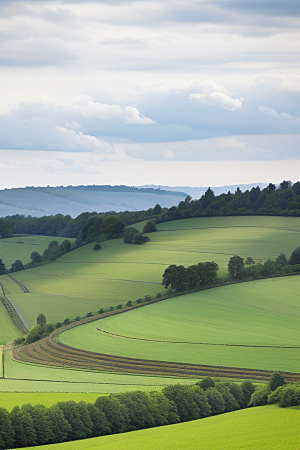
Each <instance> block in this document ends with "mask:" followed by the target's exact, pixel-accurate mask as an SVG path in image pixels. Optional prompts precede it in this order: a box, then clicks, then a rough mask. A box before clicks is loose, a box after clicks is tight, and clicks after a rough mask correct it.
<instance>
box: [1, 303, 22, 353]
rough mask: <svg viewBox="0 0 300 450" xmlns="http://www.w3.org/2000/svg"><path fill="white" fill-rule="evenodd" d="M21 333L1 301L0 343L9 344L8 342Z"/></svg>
mask: <svg viewBox="0 0 300 450" xmlns="http://www.w3.org/2000/svg"><path fill="white" fill-rule="evenodd" d="M19 335H20V332H19V330H18V329H17V327H16V326H15V324H14V323H13V321H12V320H11V318H10V317H9V315H8V313H7V311H6V309H5V308H4V306H3V304H2V302H1V301H0V345H1V344H2V345H3V344H7V342H9V341H12V340H14V339H16V337H18V336H19Z"/></svg>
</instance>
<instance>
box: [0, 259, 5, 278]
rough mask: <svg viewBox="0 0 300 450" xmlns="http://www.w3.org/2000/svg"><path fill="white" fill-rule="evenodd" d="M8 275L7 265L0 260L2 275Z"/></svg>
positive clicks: (0, 272)
mask: <svg viewBox="0 0 300 450" xmlns="http://www.w3.org/2000/svg"><path fill="white" fill-rule="evenodd" d="M5 274H6V267H5V264H4V263H3V261H2V259H0V275H5Z"/></svg>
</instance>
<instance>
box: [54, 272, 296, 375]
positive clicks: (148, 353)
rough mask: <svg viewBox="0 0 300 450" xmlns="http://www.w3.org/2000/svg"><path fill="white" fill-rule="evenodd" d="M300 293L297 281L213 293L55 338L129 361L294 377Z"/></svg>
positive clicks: (251, 284) (280, 280) (148, 308)
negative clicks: (228, 368)
mask: <svg viewBox="0 0 300 450" xmlns="http://www.w3.org/2000/svg"><path fill="white" fill-rule="evenodd" d="M299 288H300V276H290V277H282V278H272V279H267V280H260V281H256V282H248V283H240V284H235V285H228V286H222V287H217V288H213V289H209V290H205V291H200V292H196V293H192V294H186V295H182V296H179V297H176V298H172V299H168V300H164V301H162V302H159V303H155V304H152V305H147V306H145V307H143V308H139V309H136V310H133V311H129V312H127V313H124V314H119V315H116V316H112V317H108V318H105V319H101V320H98V321H94V322H90V323H88V324H84V325H81V326H79V327H75V328H72V329H69V330H67V331H65V332H63V333H62V334H60V335H59V339H60V341H61V342H62V343H64V344H67V345H70V346H73V347H77V348H81V349H84V350H90V351H96V352H99V353H106V354H113V355H119V356H127V357H133V358H141V359H152V360H161V361H177V362H186V363H195V364H205V365H217V366H228V367H242V368H252V369H264V370H272V371H277V370H280V371H286V372H299V371H300V326H299V325H300V305H299ZM99 330H101V331H99ZM110 333H111V334H110ZM224 344H225V345H224ZM289 347H294V348H289ZM295 347H298V348H295Z"/></svg>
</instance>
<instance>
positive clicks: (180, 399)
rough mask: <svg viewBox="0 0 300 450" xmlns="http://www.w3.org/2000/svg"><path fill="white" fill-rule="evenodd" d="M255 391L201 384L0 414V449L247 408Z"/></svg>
mask: <svg viewBox="0 0 300 450" xmlns="http://www.w3.org/2000/svg"><path fill="white" fill-rule="evenodd" d="M253 392H254V386H253V384H252V383H251V382H250V381H244V382H243V383H242V384H241V385H239V384H237V383H232V382H217V383H214V382H213V380H211V379H208V378H207V379H203V380H201V381H200V382H199V383H196V384H195V385H192V386H183V385H180V384H176V385H173V386H167V387H165V388H164V389H163V390H162V392H149V393H147V392H142V391H135V392H126V393H124V394H110V395H107V396H102V397H99V398H98V399H97V400H96V402H95V404H91V403H86V402H84V401H81V402H79V403H75V402H74V401H68V402H59V403H57V404H55V405H53V406H51V407H50V408H47V407H45V406H43V405H36V406H32V405H31V404H26V405H23V406H22V407H21V408H20V407H18V406H15V407H14V408H13V410H12V411H11V412H10V413H9V412H7V411H6V410H5V409H4V408H0V449H5V448H19V447H27V446H33V445H46V444H50V443H58V442H65V441H72V440H77V439H86V438H90V437H96V436H103V435H107V434H115V433H123V432H127V431H133V430H139V429H143V428H151V427H157V426H162V425H168V424H174V423H179V422H185V421H189V420H195V419H200V418H202V417H208V416H210V415H215V414H221V413H223V412H227V411H234V410H237V409H240V408H245V407H247V405H248V403H249V401H250V399H251V394H252V393H253Z"/></svg>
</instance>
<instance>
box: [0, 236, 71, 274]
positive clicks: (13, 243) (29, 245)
mask: <svg viewBox="0 0 300 450" xmlns="http://www.w3.org/2000/svg"><path fill="white" fill-rule="evenodd" d="M65 239H66V238H63V237H56V236H35V235H24V236H23V235H22V236H15V237H12V238H7V239H0V255H1V259H2V261H3V262H4V264H5V265H6V268H7V269H10V266H11V265H12V263H13V262H15V260H16V259H20V260H21V261H22V263H23V264H27V263H29V262H30V255H31V253H32V252H38V253H39V254H40V255H42V253H43V251H44V250H45V249H46V248H47V247H48V245H49V244H50V242H51V241H57V242H58V243H59V244H61V243H62V242H63V241H64V240H65ZM69 240H70V241H71V242H72V241H74V239H69Z"/></svg>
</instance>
